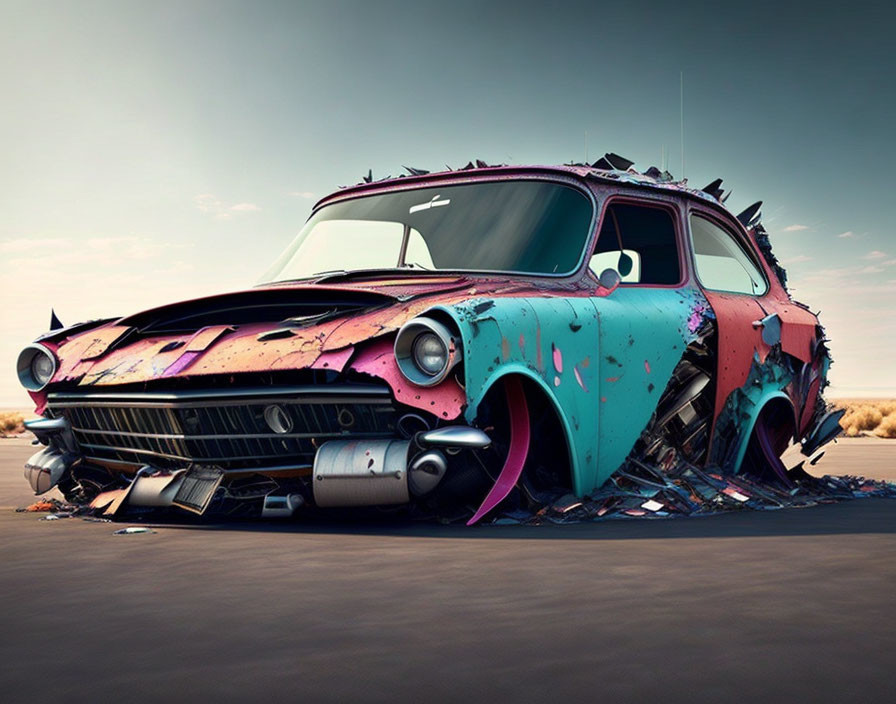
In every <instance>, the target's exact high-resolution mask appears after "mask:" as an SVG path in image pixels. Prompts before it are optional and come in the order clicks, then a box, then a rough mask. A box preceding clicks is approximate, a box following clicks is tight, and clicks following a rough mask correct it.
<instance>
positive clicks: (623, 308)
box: [589, 287, 705, 486]
mask: <svg viewBox="0 0 896 704" xmlns="http://www.w3.org/2000/svg"><path fill="white" fill-rule="evenodd" d="M704 303H705V299H704V298H703V297H702V296H701V295H700V293H699V292H697V291H696V290H693V289H652V288H638V287H631V288H629V287H620V288H618V289H617V290H616V291H614V292H613V293H612V294H611V295H610V296H607V297H606V298H597V299H593V305H594V307H595V309H596V310H597V313H598V316H599V325H600V356H599V360H598V361H599V368H600V421H599V426H600V442H599V446H600V451H599V454H598V462H597V468H596V470H597V471H596V473H595V475H594V476H593V477H589V482H590V483H591V484H592V486H600V485H601V484H603V483H604V482H605V481H606V480H607V479H608V478H609V477H610V475H611V474H613V472H615V471H616V470H617V469H618V468H619V466H620V465H621V464H622V463H623V461H624V460H625V458H626V457H627V456H628V454H629V453H630V452H631V450H632V448H633V447H634V445H635V442H636V441H637V440H638V437H639V436H640V435H641V432H642V431H643V430H644V428H645V427H646V426H647V424H648V422H649V421H650V418H651V416H652V415H653V412H654V410H655V408H656V405H657V402H658V401H659V399H660V395H661V394H662V393H663V390H664V389H665V388H666V385H667V384H668V383H669V379H670V378H671V376H672V372H673V370H674V369H675V366H676V365H677V364H678V362H679V361H680V359H681V357H682V355H683V354H684V350H685V348H686V347H687V345H688V342H689V341H690V339H691V338H692V336H693V335H692V330H691V329H690V328H689V324H688V321H689V320H693V316H694V314H695V311H699V310H701V306H702V305H703V304H704Z"/></svg>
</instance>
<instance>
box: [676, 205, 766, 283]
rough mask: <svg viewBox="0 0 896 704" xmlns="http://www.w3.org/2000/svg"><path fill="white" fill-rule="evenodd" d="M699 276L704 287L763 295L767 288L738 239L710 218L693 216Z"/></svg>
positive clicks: (695, 254) (692, 228) (692, 229)
mask: <svg viewBox="0 0 896 704" xmlns="http://www.w3.org/2000/svg"><path fill="white" fill-rule="evenodd" d="M691 239H692V241H693V243H694V263H695V265H696V269H697V278H698V279H699V280H700V283H701V284H703V286H704V287H705V288H708V289H712V290H715V291H730V292H732V293H748V294H751V295H754V296H761V295H762V294H764V293H765V292H766V291H767V290H768V284H767V283H766V281H765V277H764V276H763V275H762V272H760V270H759V267H758V266H757V265H756V264H755V263H754V262H753V260H752V258H751V257H750V255H749V254H747V252H746V251H744V248H743V247H742V246H741V245H740V243H739V242H738V241H737V239H736V238H735V237H734V235H732V234H731V233H730V232H728V231H727V230H724V229H723V228H721V227H719V226H718V225H716V224H715V223H714V222H712V221H711V220H708V219H707V218H704V217H701V216H699V215H696V214H692V215H691Z"/></svg>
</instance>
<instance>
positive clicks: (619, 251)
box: [589, 203, 681, 285]
mask: <svg viewBox="0 0 896 704" xmlns="http://www.w3.org/2000/svg"><path fill="white" fill-rule="evenodd" d="M589 266H590V268H591V271H593V272H594V273H595V274H596V275H597V276H600V274H601V272H602V271H604V269H615V270H616V271H618V272H619V274H620V277H621V279H622V283H631V284H656V285H674V284H677V283H678V282H679V281H681V267H680V265H679V257H678V243H677V240H676V237H675V221H674V220H673V219H672V215H671V214H670V213H669V211H668V210H666V209H665V208H655V207H650V206H644V205H631V204H628V203H611V204H610V205H609V206H608V207H607V210H606V213H605V214H604V219H603V223H602V225H601V228H600V233H599V234H598V237H597V245H596V246H595V248H594V254H593V256H592V257H591V261H590V263H589Z"/></svg>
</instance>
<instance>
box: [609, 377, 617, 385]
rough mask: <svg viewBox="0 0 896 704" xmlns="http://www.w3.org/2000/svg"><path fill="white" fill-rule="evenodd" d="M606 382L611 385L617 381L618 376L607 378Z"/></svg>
mask: <svg viewBox="0 0 896 704" xmlns="http://www.w3.org/2000/svg"><path fill="white" fill-rule="evenodd" d="M607 381H609V382H610V383H611V384H612V383H614V382H616V381H619V377H618V376H608V377H607Z"/></svg>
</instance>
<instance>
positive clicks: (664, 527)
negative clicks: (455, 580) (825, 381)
mask: <svg viewBox="0 0 896 704" xmlns="http://www.w3.org/2000/svg"><path fill="white" fill-rule="evenodd" d="M149 523H150V522H149V521H147V524H149ZM151 525H153V526H155V527H159V528H166V529H174V530H188V531H193V530H200V531H226V532H251V533H296V534H325V535H346V536H359V535H366V536H382V537H390V538H434V539H453V540H457V539H463V540H658V539H664V540H668V539H675V538H683V539H689V538H690V539H692V538H743V537H759V536H766V537H768V536H801V535H805V536H810V535H848V534H857V535H858V534H871V533H896V501H894V500H892V499H883V498H868V499H856V500H853V501H844V502H841V503H836V504H822V505H818V506H812V507H807V508H789V509H780V510H776V511H768V510H766V511H748V510H743V511H733V512H729V513H718V514H712V515H706V516H690V517H682V518H655V519H644V518H640V519H636V518H626V519H610V520H601V521H596V522H588V523H567V524H553V523H549V524H544V525H540V526H525V525H477V526H471V527H468V526H466V525H464V524H463V523H459V524H450V525H441V524H438V523H435V522H419V521H410V520H400V519H396V518H394V517H388V518H387V517H383V518H380V519H376V520H374V519H369V518H365V519H363V520H358V519H356V520H351V519H345V518H341V517H340V519H338V520H337V519H334V518H328V517H319V516H314V517H307V518H295V519H290V520H277V521H264V520H257V519H256V520H252V521H249V520H231V521H216V522H211V521H208V522H201V523H199V522H176V523H175V522H171V523H169V522H155V521H153V522H151Z"/></svg>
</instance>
